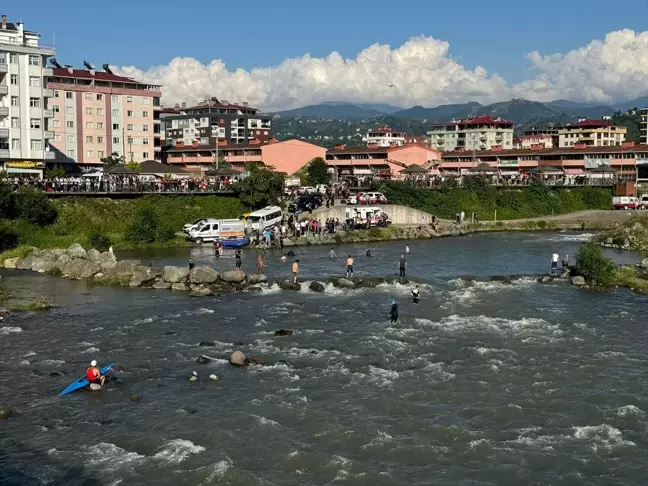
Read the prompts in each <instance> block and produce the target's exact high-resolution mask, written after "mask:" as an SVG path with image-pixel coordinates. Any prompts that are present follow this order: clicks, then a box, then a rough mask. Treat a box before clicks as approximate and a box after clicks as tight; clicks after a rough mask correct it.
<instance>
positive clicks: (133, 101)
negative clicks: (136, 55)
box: [49, 61, 162, 168]
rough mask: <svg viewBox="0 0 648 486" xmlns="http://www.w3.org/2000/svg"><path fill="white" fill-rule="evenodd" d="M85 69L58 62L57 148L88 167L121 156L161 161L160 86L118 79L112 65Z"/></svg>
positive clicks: (54, 128)
mask: <svg viewBox="0 0 648 486" xmlns="http://www.w3.org/2000/svg"><path fill="white" fill-rule="evenodd" d="M54 62H56V61H54ZM85 67H86V69H75V68H73V67H72V66H65V67H61V66H60V65H59V64H58V63H57V64H55V67H54V73H53V78H52V79H51V81H50V83H49V87H50V88H51V89H52V90H53V95H54V98H53V100H52V101H51V103H50V104H51V109H52V111H53V115H54V116H53V118H52V121H51V125H50V128H51V130H52V131H53V133H54V138H53V139H52V140H51V143H52V145H53V146H55V147H56V148H57V149H58V150H59V151H60V152H61V153H62V154H63V155H64V156H65V157H66V158H67V160H68V161H71V162H76V163H77V164H79V165H80V166H82V167H83V168H89V167H92V166H96V165H100V164H101V163H102V162H101V159H102V158H103V157H107V156H110V154H112V153H115V152H116V153H117V154H119V155H120V156H121V155H123V156H124V158H125V159H126V161H134V162H143V161H145V160H160V157H161V150H162V144H161V142H160V116H159V115H160V111H161V109H162V108H161V106H160V96H161V95H162V93H161V91H160V87H159V86H153V85H148V84H145V83H141V82H139V81H136V80H133V79H131V78H127V77H124V76H117V75H115V74H114V73H113V72H112V71H111V70H110V68H109V67H108V65H107V64H104V65H103V71H96V70H95V69H94V68H93V66H92V65H90V64H89V63H85Z"/></svg>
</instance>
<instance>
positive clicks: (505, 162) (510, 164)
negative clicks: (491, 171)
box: [499, 159, 518, 167]
mask: <svg viewBox="0 0 648 486" xmlns="http://www.w3.org/2000/svg"><path fill="white" fill-rule="evenodd" d="M499 165H505V166H507V167H517V165H518V161H517V159H512V160H503V159H500V161H499Z"/></svg>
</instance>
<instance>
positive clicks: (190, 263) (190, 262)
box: [189, 259, 196, 272]
mask: <svg viewBox="0 0 648 486" xmlns="http://www.w3.org/2000/svg"><path fill="white" fill-rule="evenodd" d="M195 266H196V264H195V263H194V262H193V260H192V259H189V271H190V272H191V271H192V270H193V269H194V267H195Z"/></svg>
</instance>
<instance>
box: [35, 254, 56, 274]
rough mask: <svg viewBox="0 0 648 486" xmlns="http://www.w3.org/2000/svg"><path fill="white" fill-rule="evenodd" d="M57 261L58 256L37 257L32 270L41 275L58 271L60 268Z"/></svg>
mask: <svg viewBox="0 0 648 486" xmlns="http://www.w3.org/2000/svg"><path fill="white" fill-rule="evenodd" d="M56 260H57V258H56V255H53V254H46V255H40V256H37V257H35V258H34V260H33V261H32V267H31V269H32V270H33V271H34V272H39V273H47V272H52V271H54V270H58V267H57V266H56Z"/></svg>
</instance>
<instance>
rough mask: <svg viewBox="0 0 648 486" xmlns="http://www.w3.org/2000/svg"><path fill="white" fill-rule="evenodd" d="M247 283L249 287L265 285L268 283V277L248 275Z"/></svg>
mask: <svg viewBox="0 0 648 486" xmlns="http://www.w3.org/2000/svg"><path fill="white" fill-rule="evenodd" d="M247 281H248V283H249V284H250V285H258V284H260V283H266V282H267V281H268V277H266V276H265V275H263V274H262V273H261V274H258V275H257V274H253V275H248V277H247Z"/></svg>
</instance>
